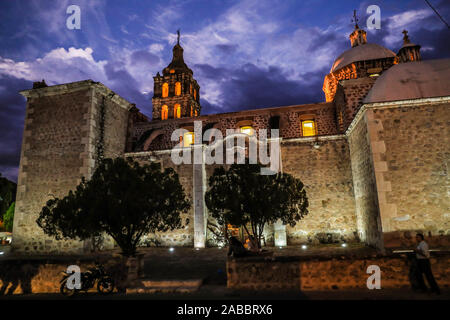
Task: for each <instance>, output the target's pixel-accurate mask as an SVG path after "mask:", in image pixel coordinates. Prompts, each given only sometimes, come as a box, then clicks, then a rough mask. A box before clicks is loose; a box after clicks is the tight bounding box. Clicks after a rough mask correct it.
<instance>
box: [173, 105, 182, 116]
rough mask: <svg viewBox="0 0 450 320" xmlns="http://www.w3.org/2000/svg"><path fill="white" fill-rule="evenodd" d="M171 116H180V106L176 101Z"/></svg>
mask: <svg viewBox="0 0 450 320" xmlns="http://www.w3.org/2000/svg"><path fill="white" fill-rule="evenodd" d="M173 117H174V118H181V106H180V105H179V104H178V103H177V104H176V105H175V106H174V107H173Z"/></svg>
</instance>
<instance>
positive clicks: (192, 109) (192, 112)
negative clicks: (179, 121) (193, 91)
mask: <svg viewBox="0 0 450 320" xmlns="http://www.w3.org/2000/svg"><path fill="white" fill-rule="evenodd" d="M193 116H194V107H193V106H191V117H193Z"/></svg>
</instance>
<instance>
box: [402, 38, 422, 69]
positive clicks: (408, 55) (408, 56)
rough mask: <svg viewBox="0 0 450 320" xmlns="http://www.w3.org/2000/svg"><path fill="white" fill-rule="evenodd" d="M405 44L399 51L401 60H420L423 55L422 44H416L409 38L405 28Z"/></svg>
mask: <svg viewBox="0 0 450 320" xmlns="http://www.w3.org/2000/svg"><path fill="white" fill-rule="evenodd" d="M402 33H403V46H402V47H401V48H400V50H399V51H398V53H397V57H398V59H399V62H400V63H402V62H412V61H420V60H422V57H421V56H420V46H419V45H418V44H414V43H412V42H411V41H410V40H409V36H408V31H406V30H403V32H402Z"/></svg>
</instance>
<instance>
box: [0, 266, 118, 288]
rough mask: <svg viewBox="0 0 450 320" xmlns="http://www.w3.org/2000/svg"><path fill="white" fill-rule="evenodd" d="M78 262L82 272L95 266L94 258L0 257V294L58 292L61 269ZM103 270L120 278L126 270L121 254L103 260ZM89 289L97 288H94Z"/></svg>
mask: <svg viewBox="0 0 450 320" xmlns="http://www.w3.org/2000/svg"><path fill="white" fill-rule="evenodd" d="M70 265H77V266H79V267H80V270H81V272H85V271H86V270H87V269H88V268H92V267H94V266H95V264H94V258H92V257H90V258H89V257H88V258H86V257H82V258H81V257H79V258H69V257H67V258H64V259H58V260H55V259H49V260H37V259H33V260H23V259H20V260H2V261H0V296H1V295H3V294H23V293H59V292H60V286H61V284H60V280H61V279H62V274H61V272H63V271H66V270H67V268H68V266H70ZM103 265H104V267H105V271H106V272H107V273H108V274H110V275H111V276H112V277H113V278H114V279H115V283H119V282H120V280H121V279H123V277H122V275H123V274H121V273H123V272H126V269H124V268H126V267H125V263H124V261H123V258H122V257H113V258H109V259H108V260H107V262H105V263H104V264H103ZM91 290H94V291H96V290H97V288H93V289H91Z"/></svg>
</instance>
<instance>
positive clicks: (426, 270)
mask: <svg viewBox="0 0 450 320" xmlns="http://www.w3.org/2000/svg"><path fill="white" fill-rule="evenodd" d="M416 241H417V243H418V246H417V248H416V249H415V250H414V251H415V252H416V258H417V266H418V271H419V272H417V277H418V278H417V281H418V283H419V286H420V288H421V290H422V291H424V292H425V291H426V290H427V287H426V286H425V282H424V280H423V275H425V277H426V278H427V282H428V284H429V286H430V287H431V292H434V293H437V294H440V293H441V291H440V289H439V287H438V284H437V283H436V280H435V279H434V276H433V273H432V272H431V265H430V249H429V247H428V243H426V242H425V240H424V237H423V234H421V233H418V234H417V235H416Z"/></svg>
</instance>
